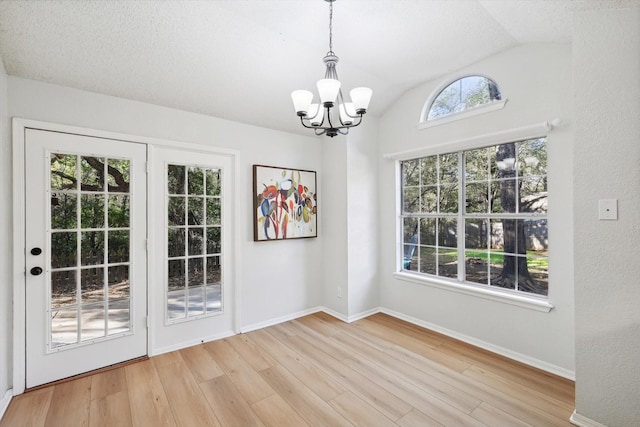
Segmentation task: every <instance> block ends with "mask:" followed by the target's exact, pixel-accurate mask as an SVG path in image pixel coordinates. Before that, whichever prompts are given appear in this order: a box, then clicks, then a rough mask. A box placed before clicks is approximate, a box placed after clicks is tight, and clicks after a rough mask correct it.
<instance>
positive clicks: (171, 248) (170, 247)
mask: <svg viewBox="0 0 640 427" xmlns="http://www.w3.org/2000/svg"><path fill="white" fill-rule="evenodd" d="M167 233H168V234H167V254H168V255H169V258H174V257H178V256H185V247H184V233H185V229H184V228H170V229H169V230H167Z"/></svg>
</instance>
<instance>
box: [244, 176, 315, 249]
mask: <svg viewBox="0 0 640 427" xmlns="http://www.w3.org/2000/svg"><path fill="white" fill-rule="evenodd" d="M316 180H317V177H316V172H315V171H310V170H304V169H292V168H286V167H277V166H265V165H253V240H254V241H256V242H261V241H272V240H288V239H305V238H313V237H318V225H317V224H318V218H317V216H318V199H317V190H316V189H317V181H316Z"/></svg>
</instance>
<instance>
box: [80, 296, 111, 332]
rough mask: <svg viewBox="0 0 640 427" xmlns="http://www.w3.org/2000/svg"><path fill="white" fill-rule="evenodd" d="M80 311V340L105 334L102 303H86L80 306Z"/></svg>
mask: <svg viewBox="0 0 640 427" xmlns="http://www.w3.org/2000/svg"><path fill="white" fill-rule="evenodd" d="M80 312H81V313H82V319H81V324H82V330H81V334H80V335H81V336H80V339H81V340H82V341H87V340H93V339H96V338H100V337H103V336H104V335H105V318H104V317H105V313H104V303H97V304H88V305H83V306H82V307H80Z"/></svg>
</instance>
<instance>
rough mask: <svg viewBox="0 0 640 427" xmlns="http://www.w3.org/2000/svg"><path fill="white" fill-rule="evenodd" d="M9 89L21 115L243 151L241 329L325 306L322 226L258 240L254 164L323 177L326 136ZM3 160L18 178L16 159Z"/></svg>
mask: <svg viewBox="0 0 640 427" xmlns="http://www.w3.org/2000/svg"><path fill="white" fill-rule="evenodd" d="M8 84H9V87H8V95H9V96H8V100H9V115H10V116H13V117H21V118H27V119H33V120H42V121H47V122H53V123H61V124H67V125H73V126H79V127H86V128H92V129H101V130H107V131H111V132H119V133H125V134H131V135H139V136H145V137H155V138H162V139H168V140H174V141H183V142H189V143H197V144H203V145H208V146H216V147H223V148H231V149H234V150H238V151H239V152H240V156H239V163H238V167H239V169H240V172H241V179H240V182H238V183H237V188H238V190H239V191H240V194H241V200H240V205H241V209H240V212H238V213H237V221H238V222H237V224H238V226H239V227H240V239H241V241H240V243H239V245H240V251H239V253H240V259H239V262H240V269H241V278H240V279H241V297H242V313H241V326H242V327H247V326H251V325H254V324H258V323H261V322H265V321H269V320H272V319H276V318H280V317H284V316H288V315H291V314H293V313H297V312H300V311H304V310H307V309H309V308H312V307H317V306H319V305H321V304H322V290H321V289H322V264H321V261H320V260H321V259H322V241H323V236H322V229H320V235H319V237H318V238H317V239H301V240H289V241H279V242H266V243H265V242H259V243H257V242H253V227H252V218H253V217H252V206H253V203H252V185H253V184H252V165H253V164H265V165H274V166H283V167H291V168H300V169H309V170H315V171H317V172H318V175H319V178H321V177H322V170H321V165H322V156H321V145H320V140H319V139H317V138H312V137H305V136H300V135H294V134H289V133H285V132H280V131H275V130H270V129H265V128H260V127H256V126H250V125H245V124H241V123H236V122H230V121H227V120H222V119H217V118H213V117H209V116H204V115H199V114H193V113H188V112H184V111H179V110H174V109H169V108H164V107H159V106H155V105H150V104H144V103H140V102H134V101H129V100H125V99H121V98H115V97H110V96H104V95H99V94H95V93H90V92H86V91H81V90H76V89H70V88H67V87H63V86H56V85H51V84H47V83H42V82H36V81H32V80H26V79H21V78H16V77H9V79H8ZM212 102H215V100H212ZM294 119H295V117H293V118H292V120H294ZM2 162H4V163H3V164H2V165H1V166H2V167H1V169H2V171H3V172H2V173H8V174H10V161H9V157H8V156H7V157H5V156H3V157H2ZM4 171H8V172H4ZM2 182H3V186H4V185H5V184H4V183H5V180H4V179H3V181H2ZM319 194H320V195H322V189H321V187H320V188H319ZM319 208H320V210H321V211H322V206H320V207H319ZM3 209H4V207H3ZM321 218H322V217H321ZM2 227H3V228H6V227H7V225H6V224H5V223H4V222H3V224H2ZM3 258H4V257H3Z"/></svg>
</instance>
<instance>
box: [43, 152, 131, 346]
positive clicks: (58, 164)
mask: <svg viewBox="0 0 640 427" xmlns="http://www.w3.org/2000/svg"><path fill="white" fill-rule="evenodd" d="M130 171H131V159H117V158H105V157H93V156H82V155H76V154H65V153H52V154H51V155H50V170H49V181H50V191H51V197H50V199H49V205H48V209H49V212H50V216H49V217H50V223H49V224H48V227H47V232H48V234H49V236H50V239H51V240H50V246H49V248H50V251H49V252H50V253H51V265H50V268H51V280H50V286H49V289H48V296H47V298H48V302H49V309H50V312H51V324H50V332H51V335H50V337H49V344H48V346H49V348H50V349H52V350H56V351H58V350H62V349H65V348H70V347H73V346H74V345H78V344H82V343H84V342H87V341H93V340H99V339H106V338H109V337H114V336H122V335H123V334H129V333H131V292H130V290H131V276H130V271H131V266H132V260H131V232H132V229H131V226H130V216H131V210H130V201H131V197H133V195H132V193H131V189H130V183H131V176H130Z"/></svg>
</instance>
